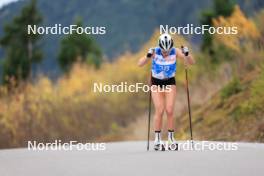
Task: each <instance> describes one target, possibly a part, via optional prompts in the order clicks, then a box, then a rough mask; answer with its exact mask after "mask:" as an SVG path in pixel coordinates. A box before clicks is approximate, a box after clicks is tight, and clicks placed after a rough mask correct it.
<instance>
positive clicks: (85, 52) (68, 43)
mask: <svg viewBox="0 0 264 176" xmlns="http://www.w3.org/2000/svg"><path fill="white" fill-rule="evenodd" d="M76 25H77V26H78V27H82V22H81V20H80V19H78V20H77V22H76ZM58 61H59V64H60V66H61V69H62V70H63V71H64V72H68V71H69V70H70V69H71V67H72V65H73V64H74V63H75V62H77V61H79V62H84V63H87V64H90V65H94V66H95V67H96V68H99V67H100V65H101V62H102V52H101V49H100V48H99V46H98V45H97V43H96V42H95V40H94V39H93V38H91V37H89V36H88V35H87V34H85V33H82V34H78V33H77V32H76V31H75V32H73V33H72V34H69V35H67V36H66V37H65V38H63V39H62V41H61V47H60V51H59V56H58Z"/></svg>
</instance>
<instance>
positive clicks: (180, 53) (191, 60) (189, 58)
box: [176, 48, 195, 65]
mask: <svg viewBox="0 0 264 176" xmlns="http://www.w3.org/2000/svg"><path fill="white" fill-rule="evenodd" d="M186 55H187V56H186ZM176 56H177V58H181V59H183V60H184V61H186V62H187V63H188V64H190V65H193V64H195V60H194V58H193V56H192V54H190V53H189V52H188V53H183V51H182V50H181V49H179V48H176ZM185 59H186V60H185Z"/></svg>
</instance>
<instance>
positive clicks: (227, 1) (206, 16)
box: [200, 0, 235, 55]
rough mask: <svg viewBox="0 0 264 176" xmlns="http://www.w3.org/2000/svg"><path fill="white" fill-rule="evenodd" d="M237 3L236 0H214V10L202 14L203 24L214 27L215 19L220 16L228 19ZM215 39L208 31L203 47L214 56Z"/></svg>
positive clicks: (204, 37)
mask: <svg viewBox="0 0 264 176" xmlns="http://www.w3.org/2000/svg"><path fill="white" fill-rule="evenodd" d="M234 7H235V2H234V0H214V4H213V8H212V9H207V10H205V11H203V12H202V15H201V20H200V22H201V24H202V25H210V26H211V25H212V24H213V19H214V18H217V17H219V16H223V17H228V16H230V15H231V14H232V12H233V11H234ZM212 44H213V37H212V35H210V34H209V33H208V32H207V31H206V32H205V34H204V36H203V41H202V47H201V49H202V50H203V51H207V52H208V53H209V54H210V55H213V53H214V51H213V48H212V46H213V45H212Z"/></svg>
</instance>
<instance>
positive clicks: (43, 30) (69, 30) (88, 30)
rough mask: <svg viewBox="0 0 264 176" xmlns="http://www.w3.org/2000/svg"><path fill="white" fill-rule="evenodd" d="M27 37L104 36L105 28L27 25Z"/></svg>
mask: <svg viewBox="0 0 264 176" xmlns="http://www.w3.org/2000/svg"><path fill="white" fill-rule="evenodd" d="M27 33H28V35H31V34H39V35H48V34H53V35H61V34H65V35H68V34H73V33H76V34H88V35H104V34H106V27H105V26H85V27H82V26H78V25H69V26H62V24H54V26H37V25H28V26H27Z"/></svg>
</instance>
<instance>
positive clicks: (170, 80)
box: [151, 77, 176, 87]
mask: <svg viewBox="0 0 264 176" xmlns="http://www.w3.org/2000/svg"><path fill="white" fill-rule="evenodd" d="M151 84H152V85H157V86H159V87H163V86H167V85H176V81H175V78H174V77H172V78H168V79H158V78H154V77H152V78H151Z"/></svg>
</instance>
